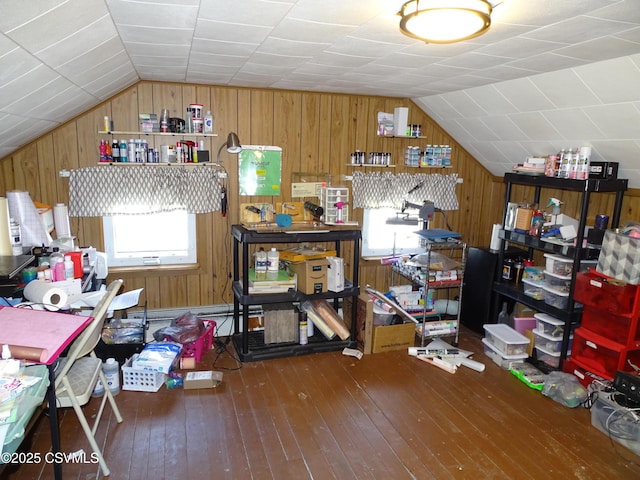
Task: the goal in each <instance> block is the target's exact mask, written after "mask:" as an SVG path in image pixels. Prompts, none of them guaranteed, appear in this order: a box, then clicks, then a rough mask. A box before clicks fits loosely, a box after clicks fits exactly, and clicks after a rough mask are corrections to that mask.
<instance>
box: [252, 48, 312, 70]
mask: <svg viewBox="0 0 640 480" xmlns="http://www.w3.org/2000/svg"><path fill="white" fill-rule="evenodd" d="M309 60H311V57H297V56H291V55H283V54H282V55H278V54H270V53H263V52H255V53H254V54H253V55H251V59H250V62H251V63H253V64H256V65H265V66H267V67H270V66H272V65H277V66H278V67H286V68H295V67H297V66H298V64H300V62H307V61H309Z"/></svg>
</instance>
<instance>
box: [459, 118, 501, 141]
mask: <svg viewBox="0 0 640 480" xmlns="http://www.w3.org/2000/svg"><path fill="white" fill-rule="evenodd" d="M456 122H457V123H458V124H459V125H460V127H461V128H462V129H464V132H466V135H464V136H462V135H456V136H455V137H454V138H463V137H466V136H469V137H471V138H473V139H474V140H475V141H478V142H491V141H497V140H500V138H498V136H497V135H496V134H495V133H494V132H493V131H492V130H490V129H489V128H487V126H486V125H485V124H484V123H482V122H479V121H478V120H477V119H475V118H474V119H466V118H458V119H456ZM447 132H449V134H452V132H451V131H450V130H447Z"/></svg>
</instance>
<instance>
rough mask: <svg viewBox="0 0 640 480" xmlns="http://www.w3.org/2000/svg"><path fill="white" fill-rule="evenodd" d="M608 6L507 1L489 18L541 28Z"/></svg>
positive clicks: (587, 0)
mask: <svg viewBox="0 0 640 480" xmlns="http://www.w3.org/2000/svg"><path fill="white" fill-rule="evenodd" d="M609 4H610V2H609V1H608V0H606V1H604V2H603V0H578V1H572V2H558V0H536V1H535V2H532V1H531V0H509V1H508V2H501V3H500V4H499V5H498V6H497V7H496V8H495V9H494V10H493V14H492V16H491V17H492V18H495V19H496V21H499V22H504V23H512V24H516V25H533V26H537V27H542V26H545V25H549V24H554V23H557V22H561V21H562V20H566V19H571V18H573V17H575V16H577V15H581V14H586V13H590V12H591V11H592V10H595V9H598V8H600V7H602V6H603V5H609Z"/></svg>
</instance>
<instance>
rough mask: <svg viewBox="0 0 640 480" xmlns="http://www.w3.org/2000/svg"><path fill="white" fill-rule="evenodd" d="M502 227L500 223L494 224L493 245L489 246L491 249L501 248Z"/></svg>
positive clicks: (492, 232)
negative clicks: (500, 235) (500, 234)
mask: <svg viewBox="0 0 640 480" xmlns="http://www.w3.org/2000/svg"><path fill="white" fill-rule="evenodd" d="M501 228H502V225H500V224H499V223H494V224H493V229H492V230H491V245H490V246H489V249H490V250H500V237H499V236H498V234H499V233H500V229H501Z"/></svg>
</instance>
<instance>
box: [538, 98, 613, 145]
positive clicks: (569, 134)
mask: <svg viewBox="0 0 640 480" xmlns="http://www.w3.org/2000/svg"><path fill="white" fill-rule="evenodd" d="M542 115H544V117H545V118H546V119H547V120H548V121H549V122H550V123H551V124H552V125H554V126H555V128H556V130H558V131H559V132H560V135H562V137H563V138H564V139H565V140H566V141H570V142H572V143H575V142H576V141H578V140H580V141H581V142H580V143H584V142H585V141H588V140H592V139H597V138H605V135H604V132H602V130H600V129H599V128H598V126H597V125H596V124H595V123H594V122H592V121H591V119H590V118H589V117H588V116H587V115H586V114H585V113H584V112H583V111H582V109H580V108H564V109H556V110H546V111H544V112H542ZM574 146H575V145H574ZM560 148H570V146H569V145H563V146H561V147H560Z"/></svg>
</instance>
